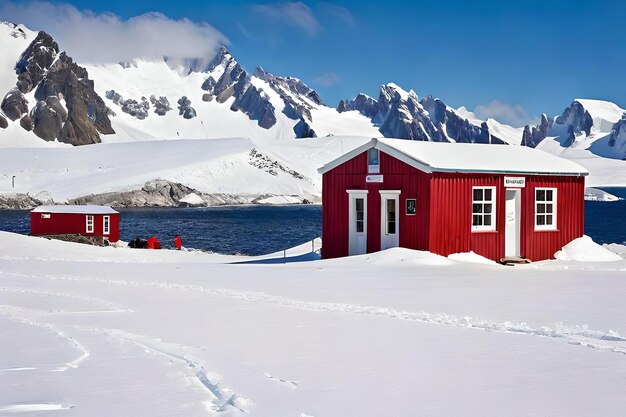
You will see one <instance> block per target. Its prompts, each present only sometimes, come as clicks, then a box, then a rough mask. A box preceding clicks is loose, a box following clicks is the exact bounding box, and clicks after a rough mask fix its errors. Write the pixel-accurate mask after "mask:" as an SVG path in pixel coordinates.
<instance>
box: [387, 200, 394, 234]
mask: <svg viewBox="0 0 626 417" xmlns="http://www.w3.org/2000/svg"><path fill="white" fill-rule="evenodd" d="M387 234H388V235H395V234H396V200H395V199H393V198H388V199H387Z"/></svg>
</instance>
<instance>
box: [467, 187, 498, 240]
mask: <svg viewBox="0 0 626 417" xmlns="http://www.w3.org/2000/svg"><path fill="white" fill-rule="evenodd" d="M478 189H480V190H483V200H480V201H479V200H474V190H478ZM485 190H491V200H485V199H484V192H485ZM496 202H497V195H496V187H494V186H476V187H472V206H471V210H472V211H471V225H472V232H495V231H496V207H497V204H496ZM486 203H491V213H485V212H484V206H485V204H486ZM474 204H482V206H483V211H482V213H474ZM475 214H476V215H481V216H483V223H484V217H485V216H486V215H489V216H490V217H491V224H490V225H489V226H485V225H484V224H483V225H480V226H478V225H477V226H475V225H474V215H475Z"/></svg>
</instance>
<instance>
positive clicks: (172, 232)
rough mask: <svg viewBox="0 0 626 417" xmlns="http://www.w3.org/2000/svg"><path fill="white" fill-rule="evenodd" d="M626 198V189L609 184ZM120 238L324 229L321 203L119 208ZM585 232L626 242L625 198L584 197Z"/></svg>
mask: <svg viewBox="0 0 626 417" xmlns="http://www.w3.org/2000/svg"><path fill="white" fill-rule="evenodd" d="M606 190H607V191H609V192H611V193H612V194H615V195H619V196H622V197H623V198H626V188H621V189H606ZM119 211H120V212H121V222H122V223H121V226H120V229H121V230H120V233H121V239H122V240H125V241H129V240H131V239H134V238H136V237H142V238H146V237H148V236H151V235H154V236H157V237H158V238H159V240H160V242H161V244H162V245H163V247H166V248H167V247H172V246H173V239H174V236H176V234H180V235H181V236H182V239H183V245H184V246H186V247H189V248H196V249H203V250H208V251H212V252H219V253H225V254H235V253H240V254H245V255H260V254H263V253H270V252H276V251H279V250H282V249H285V248H290V247H293V246H296V245H298V244H301V243H304V242H307V241H310V240H311V239H313V238H315V237H317V236H320V235H321V233H322V209H321V207H320V206H313V205H311V206H280V207H264V206H261V207H259V206H247V207H212V208H189V209H183V208H177V209H152V208H151V209H119ZM0 230H6V231H10V232H16V233H23V234H28V233H29V232H30V220H29V215H28V211H19V210H7V211H0ZM585 233H586V234H587V235H589V236H591V238H592V239H593V240H595V241H596V242H598V243H622V244H626V200H621V201H616V202H610V203H604V202H595V201H587V202H585Z"/></svg>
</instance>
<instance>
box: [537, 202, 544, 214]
mask: <svg viewBox="0 0 626 417" xmlns="http://www.w3.org/2000/svg"><path fill="white" fill-rule="evenodd" d="M545 212H546V205H545V204H543V203H541V204H537V213H545Z"/></svg>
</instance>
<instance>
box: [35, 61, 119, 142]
mask: <svg viewBox="0 0 626 417" xmlns="http://www.w3.org/2000/svg"><path fill="white" fill-rule="evenodd" d="M50 96H55V97H57V98H64V99H65V104H66V107H67V121H66V122H65V123H64V125H63V129H61V132H60V133H59V136H58V137H57V139H58V140H59V141H60V142H65V143H69V144H72V145H87V144H91V143H99V142H100V133H102V134H112V133H115V131H114V130H113V128H112V127H111V121H110V120H109V110H108V109H107V107H106V105H105V104H104V101H102V98H100V96H99V95H98V94H97V93H96V92H95V90H94V83H93V81H92V80H90V79H89V74H88V73H87V70H86V69H85V68H83V67H80V66H78V65H77V64H76V63H75V62H74V61H73V60H72V58H70V57H69V56H67V55H66V54H65V52H62V53H61V54H60V55H59V57H58V59H57V60H56V61H55V62H54V64H53V65H52V66H51V67H50V68H49V69H48V72H47V73H46V75H45V77H44V78H43V80H42V81H41V83H40V84H39V86H38V87H37V90H36V91H35V97H36V98H37V99H38V100H47V99H48V97H50Z"/></svg>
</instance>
